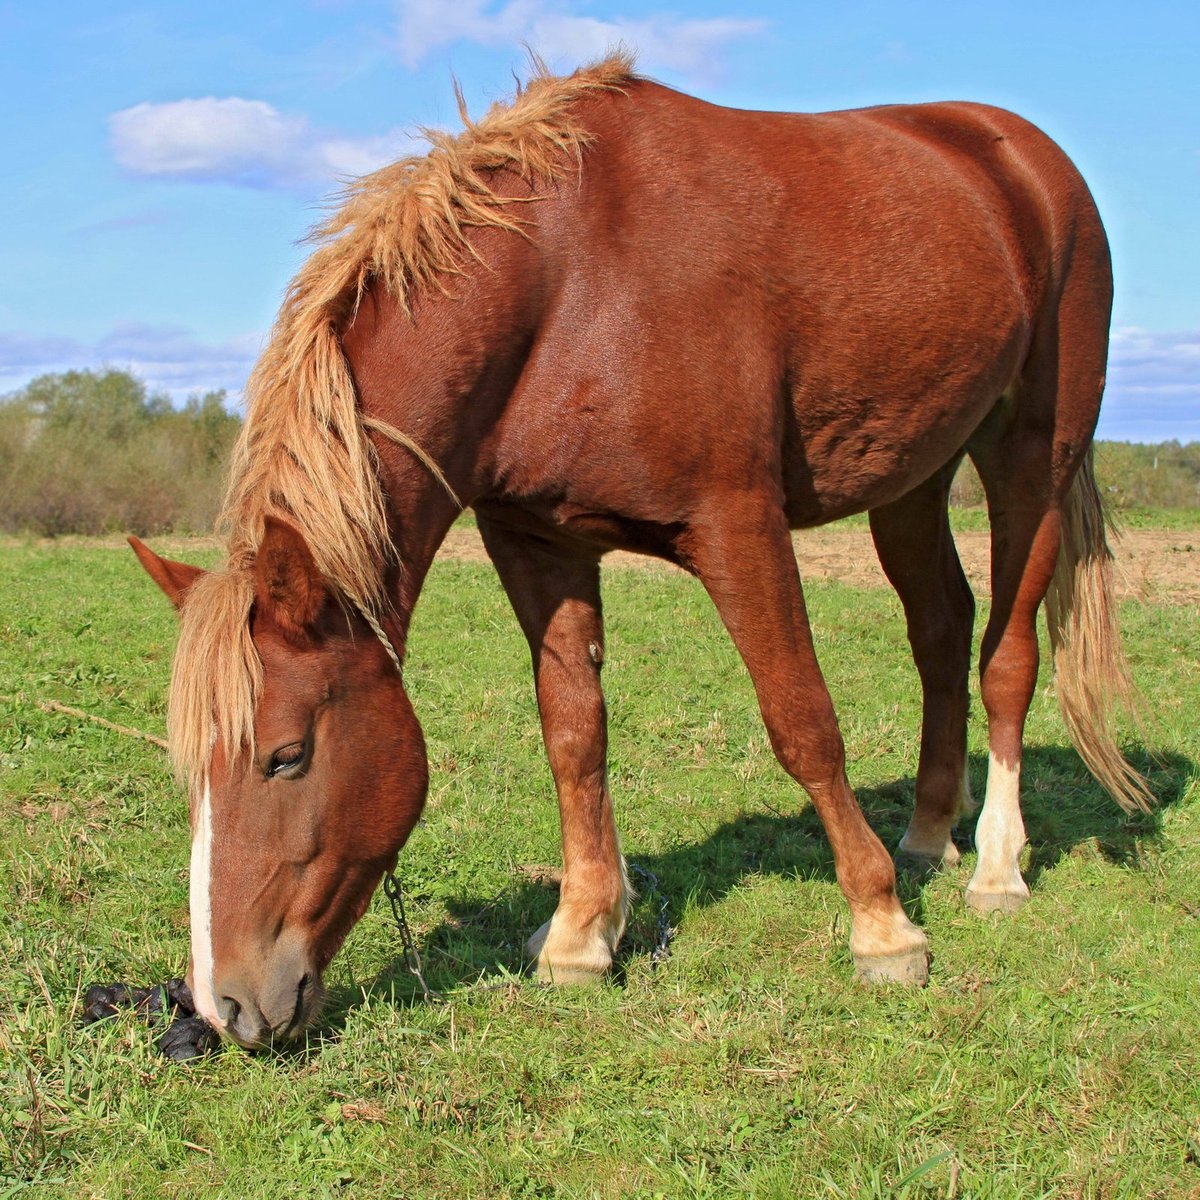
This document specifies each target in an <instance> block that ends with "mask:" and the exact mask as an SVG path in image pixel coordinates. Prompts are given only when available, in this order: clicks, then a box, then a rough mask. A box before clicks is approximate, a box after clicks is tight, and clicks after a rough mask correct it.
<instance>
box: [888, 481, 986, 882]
mask: <svg viewBox="0 0 1200 1200" xmlns="http://www.w3.org/2000/svg"><path fill="white" fill-rule="evenodd" d="M957 465H958V460H955V461H954V462H952V463H949V464H947V466H946V467H944V468H943V469H942V470H941V471H939V472H938V473H937V474H936V475H934V476H933V477H932V478H931V479H929V480H927V481H926V482H925V483H923V484H922V485H921V486H920V487H918V488H916V489H914V490H913V491H911V492H909V494H908V495H907V496H904V497H902V498H901V499H899V500H896V501H895V502H893V503H892V504H888V505H885V506H884V507H882V508H877V509H873V510H872V512H871V534H872V536H873V537H874V539H875V548H876V550H877V551H878V553H879V561H880V563H881V564H882V566H883V569H884V572H885V573H886V575H887V577H888V579H889V580H891V583H892V586H893V587H894V588H895V589H896V592H897V593H898V594H899V596H900V600H901V602H902V603H903V605H904V614H905V617H906V618H907V621H908V640H909V644H910V645H911V646H912V652H913V659H914V661H915V662H916V665H917V672H918V673H919V674H920V676H921V689H922V695H923V702H922V718H921V756H920V761H919V765H918V767H917V789H916V791H917V797H916V804H915V805H914V807H913V815H912V820H911V821H910V822H909V825H908V829H907V831H906V832H905V834H904V837H903V838H902V839H901V840H900V847H899V852H898V853H897V856H896V861H897V862H898V863H899V864H901V865H905V864H907V863H908V862H912V863H913V864H914V865H916V866H918V867H922V868H928V867H935V866H938V865H941V864H945V865H947V866H953V865H954V864H956V863H957V862H958V858H959V855H958V850H957V848H956V847H955V845H954V843H953V842H952V841H951V840H950V830H951V829H952V828H953V826H954V823H955V821H956V820H957V819H958V817H959V814H960V813H961V812H962V811H963V810H964V808H967V807H969V806H970V805H971V798H970V791H969V787H968V782H967V706H968V701H967V680H968V676H969V674H970V667H971V629H972V625H973V623H974V619H975V600H974V597H973V596H972V595H971V589H970V586H969V585H968V584H967V580H966V576H965V575H963V570H962V565H961V564H960V563H959V560H958V551H957V549H956V548H955V545H954V537H953V535H952V534H951V532H950V521H949V518H948V516H947V512H946V504H947V500H948V498H949V494H950V483H951V481H952V479H953V477H954V470H955V468H956V467H957Z"/></svg>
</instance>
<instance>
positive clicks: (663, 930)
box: [626, 863, 675, 967]
mask: <svg viewBox="0 0 1200 1200" xmlns="http://www.w3.org/2000/svg"><path fill="white" fill-rule="evenodd" d="M626 865H627V866H628V868H629V871H630V873H631V874H633V875H635V876H636V877H637V878H638V879H639V880H641V882H642V883H644V884H645V885H646V888H647V889H648V891H649V892H651V893H653V894H654V895H656V896H657V897H658V942H657V943H656V944H655V947H654V949H653V950H651V951H650V965H651V966H652V967H657V966H658V964H659V963H663V962H666V961H667V959H668V958H670V957H671V939H672V938H673V937H674V936H675V926H674V925H672V924H671V916H670V912H669V910H668V907H667V898H666V896H664V895H663V891H662V888H661V887H660V886H659V883H658V876H657V875H655V874H654V872H653V871H648V870H647V869H646V868H645V867H639V866H638V865H637V863H627V864H626Z"/></svg>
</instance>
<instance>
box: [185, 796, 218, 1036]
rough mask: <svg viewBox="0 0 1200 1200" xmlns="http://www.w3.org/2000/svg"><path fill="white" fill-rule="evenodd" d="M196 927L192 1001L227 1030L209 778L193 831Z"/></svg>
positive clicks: (191, 882) (191, 886)
mask: <svg viewBox="0 0 1200 1200" xmlns="http://www.w3.org/2000/svg"><path fill="white" fill-rule="evenodd" d="M188 901H189V904H190V908H191V926H192V999H193V1001H194V1002H195V1004H196V1011H197V1012H198V1013H199V1014H200V1015H201V1016H202V1017H203V1018H204V1019H205V1020H206V1021H207V1022H208V1023H209V1024H210V1025H212V1026H214V1027H215V1028H217V1029H224V1028H225V1022H224V1021H222V1020H221V1018H220V1017H219V1016H218V1015H217V997H216V983H215V979H214V968H213V951H212V797H211V794H210V792H209V786H208V776H207V775H205V777H204V793H203V795H202V796H201V797H200V803H199V804H198V805H197V809H196V827H195V829H194V830H193V831H192V865H191V871H190V873H189V878H188Z"/></svg>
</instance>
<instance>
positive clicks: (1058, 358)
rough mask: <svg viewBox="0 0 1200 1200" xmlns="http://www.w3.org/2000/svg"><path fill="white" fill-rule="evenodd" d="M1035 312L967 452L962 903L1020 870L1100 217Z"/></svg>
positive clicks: (1008, 886) (1005, 893)
mask: <svg viewBox="0 0 1200 1200" xmlns="http://www.w3.org/2000/svg"><path fill="white" fill-rule="evenodd" d="M1064 271H1065V278H1064V282H1063V286H1062V292H1061V295H1060V296H1059V298H1058V300H1057V304H1056V305H1055V306H1054V307H1053V308H1051V309H1048V310H1047V312H1046V313H1045V314H1044V316H1043V320H1042V324H1041V326H1040V327H1039V329H1038V331H1037V333H1036V335H1035V337H1034V341H1033V345H1032V347H1031V350H1030V354H1029V358H1028V361H1027V362H1026V364H1025V368H1024V370H1023V371H1022V375H1021V380H1020V382H1019V384H1018V385H1017V387H1016V389H1015V391H1014V392H1013V394H1012V395H1011V396H1009V397H1006V398H1005V399H1003V400H1002V401H1001V402H1000V403H999V404H998V405H997V406H996V408H995V410H994V411H993V412H992V414H991V415H990V416H989V417H988V419H987V420H986V421H985V422H984V423H983V425H982V426H980V428H979V429H978V430H977V431H976V433H975V434H974V435H973V436H972V438H971V441H970V443H969V450H970V454H971V457H972V459H973V460H974V462H975V466H976V467H977V469H978V471H979V477H980V479H981V480H982V481H983V486H984V491H985V492H986V493H987V502H988V513H989V516H990V519H991V524H992V611H991V616H990V617H989V619H988V624H987V629H986V631H985V632H984V636H983V647H982V651H981V654H980V694H981V697H982V699H983V705H984V708H985V709H986V710H987V716H988V751H989V755H988V780H987V792H986V795H985V797H984V802H983V810H982V812H981V813H980V814H979V820H978V822H977V823H976V826H975V845H976V849H977V850H978V862H977V864H976V867H975V874H974V876H973V877H972V879H971V882H970V884H969V885H968V886H967V903H968V904H969V905H970V906H971V907H972V908H974V909H976V910H978V911H980V912H998V911H999V912H1010V911H1012V910H1014V909H1016V908H1019V907H1020V906H1021V905H1022V904H1024V902H1025V901H1026V900H1027V899H1028V898H1029V888H1028V887H1027V886H1026V883H1025V880H1024V879H1023V878H1022V877H1021V867H1020V854H1021V848H1022V847H1023V846H1024V844H1025V825H1024V822H1023V820H1022V818H1021V799H1020V783H1021V743H1022V738H1023V734H1024V729H1025V718H1026V716H1027V715H1028V712H1029V705H1030V701H1031V700H1032V699H1033V693H1034V688H1035V687H1036V685H1037V673H1038V639H1037V614H1038V608H1039V606H1040V605H1041V603H1042V600H1043V598H1044V597H1045V595H1046V592H1047V590H1048V589H1049V586H1050V581H1051V579H1052V578H1053V575H1054V568H1055V565H1056V563H1057V561H1058V553H1059V544H1060V533H1061V527H1062V506H1063V503H1064V501H1065V499H1066V496H1067V492H1068V491H1069V489H1070V486H1071V483H1072V481H1073V479H1074V477H1075V472H1076V470H1077V469H1078V467H1079V464H1080V463H1081V462H1082V460H1083V458H1084V455H1085V454H1086V452H1087V449H1088V447H1089V445H1090V444H1091V440H1092V433H1093V429H1094V427H1095V423H1096V415H1097V413H1098V411H1099V407H1100V394H1101V392H1102V390H1103V387H1104V366H1105V357H1106V354H1107V346H1108V321H1109V298H1110V296H1111V290H1110V278H1111V277H1110V276H1109V274H1108V258H1107V250H1106V248H1105V246H1104V243H1103V234H1102V232H1100V231H1099V225H1098V223H1093V225H1092V226H1090V227H1089V226H1087V225H1081V227H1080V228H1078V229H1077V231H1076V240H1075V245H1074V263H1073V264H1068V267H1066V268H1064Z"/></svg>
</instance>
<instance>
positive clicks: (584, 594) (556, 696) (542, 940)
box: [479, 514, 630, 983]
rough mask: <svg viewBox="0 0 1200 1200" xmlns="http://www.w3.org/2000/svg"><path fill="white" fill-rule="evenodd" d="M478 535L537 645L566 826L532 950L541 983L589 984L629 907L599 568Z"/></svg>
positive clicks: (510, 534) (522, 542)
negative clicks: (615, 795)
mask: <svg viewBox="0 0 1200 1200" xmlns="http://www.w3.org/2000/svg"><path fill="white" fill-rule="evenodd" d="M479 531H480V533H481V534H482V535H483V541H484V545H485V546H486V547H487V550H488V553H489V554H490V555H491V558H492V562H493V563H495V565H496V570H497V571H498V572H499V575H500V579H501V582H502V583H503V584H504V589H505V591H506V592H507V593H508V597H509V599H510V600H511V601H512V606H513V609H514V611H515V612H516V614H517V620H518V621H520V623H521V628H522V629H523V630H524V631H525V636H526V637H527V638H528V639H529V648H530V651H531V653H532V655H533V670H534V677H535V680H536V683H537V700H538V710H539V712H540V713H541V718H542V736H543V738H544V739H545V742H546V755H547V757H548V758H549V760H550V770H551V772H552V773H553V775H554V784H555V787H556V788H557V790H558V807H559V814H560V816H561V819H562V839H563V877H562V891H561V893H560V896H559V902H558V908H557V909H556V910H555V913H554V916H553V917H552V918H551V919H550V920H549V921H547V922H546V924H545V925H543V926H542V928H541V929H539V930H538V931H537V933H535V934H534V935H533V937H532V938H530V940H529V953H530V956H531V957H532V958H534V959H535V960H536V961H537V968H538V976H539V978H541V979H544V980H548V981H550V982H554V983H580V982H586V981H589V980H594V979H597V978H598V977H599V976H601V975H603V974H604V972H605V971H607V970H608V968H609V967H610V966H611V965H612V959H613V952H614V951H615V950H616V948H617V943H618V942H619V941H620V940H621V934H622V933H623V932H624V930H625V918H626V915H627V913H628V910H629V900H630V889H629V880H628V878H627V877H626V874H625V860H624V859H623V858H622V857H621V851H620V847H619V845H618V844H617V829H616V824H615V823H614V821H613V808H612V798H611V797H610V795H609V791H608V770H607V743H608V732H607V718H606V715H605V709H604V693H603V691H602V690H601V687H600V667H601V664H602V663H603V661H604V627H603V619H602V617H601V611H600V564H599V561H598V560H597V559H596V558H594V557H587V556H583V557H581V556H578V555H576V554H574V553H572V552H570V551H564V550H560V549H559V548H557V547H553V546H549V545H548V544H546V543H545V542H542V541H541V540H540V539H534V538H531V537H529V536H527V535H526V534H523V533H518V532H515V531H513V530H511V529H509V528H507V527H506V526H504V525H503V524H500V523H498V522H496V521H495V520H491V519H489V518H487V517H486V516H484V515H483V514H480V515H479Z"/></svg>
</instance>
